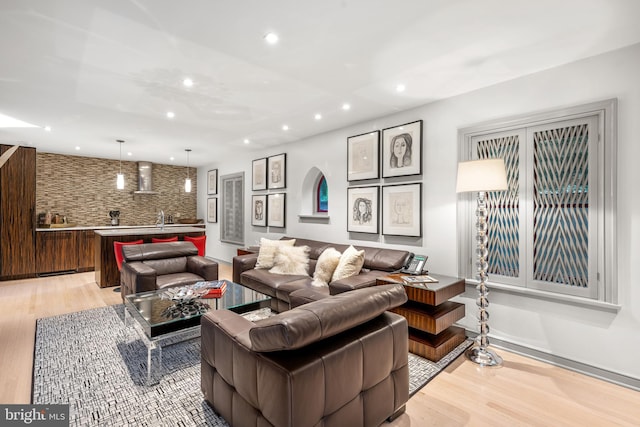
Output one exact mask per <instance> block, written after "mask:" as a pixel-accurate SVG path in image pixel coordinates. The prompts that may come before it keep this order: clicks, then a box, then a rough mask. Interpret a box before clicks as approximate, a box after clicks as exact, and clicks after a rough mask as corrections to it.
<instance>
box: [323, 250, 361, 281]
mask: <svg viewBox="0 0 640 427" xmlns="http://www.w3.org/2000/svg"><path fill="white" fill-rule="evenodd" d="M363 265H364V250H361V251H359V250H357V249H356V248H354V247H353V246H349V247H348V248H347V249H346V250H345V251H344V253H343V254H342V256H341V257H340V262H339V263H338V266H337V267H336V270H335V271H334V272H333V276H332V277H331V281H332V282H333V281H334V280H340V279H344V278H345V277H351V276H355V275H356V274H358V273H360V270H361V269H362V266H363Z"/></svg>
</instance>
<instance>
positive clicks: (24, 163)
mask: <svg viewBox="0 0 640 427" xmlns="http://www.w3.org/2000/svg"><path fill="white" fill-rule="evenodd" d="M9 148H11V146H8V145H2V146H0V152H2V153H4V152H5V151H7V150H8V149H9ZM35 197H36V150H35V148H28V147H20V148H19V149H18V151H16V152H15V153H14V154H13V155H12V156H11V157H10V158H9V160H8V161H7V163H5V164H4V166H2V169H0V277H2V278H21V277H29V276H33V273H34V266H35V228H34V224H35V213H34V209H35Z"/></svg>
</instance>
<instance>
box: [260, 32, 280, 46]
mask: <svg viewBox="0 0 640 427" xmlns="http://www.w3.org/2000/svg"><path fill="white" fill-rule="evenodd" d="M279 39H280V38H279V37H278V35H277V34H276V33H267V34H265V35H264V40H265V41H266V42H267V43H269V44H276V43H278V40H279Z"/></svg>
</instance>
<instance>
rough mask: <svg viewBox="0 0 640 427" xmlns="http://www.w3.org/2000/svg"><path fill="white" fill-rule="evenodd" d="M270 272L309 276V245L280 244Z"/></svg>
mask: <svg viewBox="0 0 640 427" xmlns="http://www.w3.org/2000/svg"><path fill="white" fill-rule="evenodd" d="M277 249H278V250H277V251H276V256H275V258H274V263H273V268H271V269H270V270H269V273H276V274H298V275H303V276H308V275H309V273H308V272H307V271H308V269H309V246H279V247H278V248H277Z"/></svg>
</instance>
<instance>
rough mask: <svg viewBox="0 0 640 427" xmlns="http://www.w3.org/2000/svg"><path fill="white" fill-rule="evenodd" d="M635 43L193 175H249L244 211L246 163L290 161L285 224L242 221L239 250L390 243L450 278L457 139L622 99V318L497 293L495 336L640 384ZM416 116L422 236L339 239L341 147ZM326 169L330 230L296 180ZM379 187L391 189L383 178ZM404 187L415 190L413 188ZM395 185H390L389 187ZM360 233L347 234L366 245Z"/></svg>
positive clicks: (210, 230)
mask: <svg viewBox="0 0 640 427" xmlns="http://www.w3.org/2000/svg"><path fill="white" fill-rule="evenodd" d="M638 76H640V45H635V46H632V47H629V48H626V49H622V50H618V51H615V52H612V53H608V54H605V55H600V56H596V57H593V58H589V59H586V60H583V61H579V62H576V63H572V64H568V65H565V66H562V67H558V68H554V69H551V70H547V71H543V72H539V73H536V74H533V75H530V76H526V77H522V78H519V79H516V80H512V81H509V82H506V83H502V84H498V85H495V86H492V87H489V88H485V89H481V90H477V91H474V92H471V93H468V94H464V95H460V96H457V97H454V98H450V99H447V100H444V101H439V102H435V103H432V104H428V105H425V106H423V107H420V108H417V109H413V110H410V111H405V112H402V113H398V114H395V115H393V116H387V117H383V118H380V119H378V120H375V121H370V122H366V123H361V124H358V125H354V126H351V127H349V128H346V129H341V130H337V131H334V132H329V133H326V134H322V135H318V136H315V137H312V138H308V139H305V140H303V141H300V142H297V143H293V144H288V145H283V146H280V147H277V148H274V149H270V150H265V151H253V152H252V151H247V153H246V154H242V153H241V154H240V155H238V156H234V158H231V159H225V160H224V161H219V162H215V163H212V164H211V165H210V167H203V168H200V169H199V171H198V174H199V176H198V181H199V182H206V171H207V170H208V169H212V168H218V169H219V173H220V175H224V174H227V173H234V172H238V171H244V172H245V182H246V185H245V187H246V193H245V201H246V206H250V200H251V194H252V192H251V161H252V160H253V159H257V158H260V157H264V156H269V155H274V154H278V153H281V152H286V153H287V173H288V176H287V189H286V192H287V227H286V229H285V230H279V229H278V230H269V231H270V232H267V230H266V229H265V228H259V227H252V226H251V225H250V219H249V215H248V213H246V214H245V217H246V219H245V221H246V236H245V243H246V245H252V244H254V243H256V242H257V241H258V240H259V238H260V237H263V236H264V237H272V238H279V237H280V236H282V235H289V236H304V237H307V238H311V239H318V240H324V241H329V242H337V243H347V242H352V243H357V244H363V245H370V246H376V245H385V246H389V247H394V248H404V249H409V250H411V251H413V252H417V253H425V254H428V255H429V261H428V268H429V270H430V271H432V272H438V273H442V274H449V275H456V274H457V259H456V253H457V247H456V245H457V244H456V194H455V175H456V165H457V158H458V156H457V131H458V129H459V128H462V127H466V126H469V125H471V124H474V123H479V122H484V121H487V120H493V119H499V118H505V117H510V116H515V115H520V114H526V113H531V112H536V111H541V110H549V109H557V108H560V107H565V106H573V105H579V104H583V103H588V102H593V101H599V100H604V99H608V98H614V97H615V98H618V102H619V103H618V176H617V180H618V187H617V191H618V215H617V226H618V234H617V249H618V282H619V304H620V305H621V306H622V308H621V310H620V311H619V312H617V313H610V312H604V311H599V310H596V309H589V308H582V307H576V306H567V305H564V304H559V303H555V302H551V301H546V300H543V299H537V298H531V297H524V296H518V295H514V294H508V293H502V292H499V291H492V293H491V295H490V300H491V307H490V309H489V311H490V313H491V320H490V325H491V335H492V336H495V337H496V338H499V339H503V340H505V341H509V342H513V343H516V344H520V345H523V346H526V347H530V348H533V349H536V350H540V351H543V352H548V353H551V354H553V355H555V356H560V357H564V358H568V359H570V360H574V361H578V362H581V363H585V364H588V365H591V366H594V367H597V368H601V369H605V370H610V371H613V372H616V373H618V374H622V375H627V376H630V377H633V378H636V379H640V364H638V363H637V357H638V356H637V355H638V352H639V351H640V321H639V319H640V283H638V282H637V281H636V279H635V277H634V275H633V273H632V271H631V267H632V266H633V265H634V264H635V265H637V264H638V263H640V243H639V240H640V239H639V237H640V197H638V194H639V193H638V189H637V186H638V184H640V168H638V167H637V166H636V163H637V162H638V160H639V159H640V144H639V143H638V138H639V137H640V79H639V78H638ZM418 119H422V120H423V121H424V124H423V126H424V129H423V131H424V143H423V156H424V158H423V175H422V180H421V182H422V183H423V237H422V238H421V239H409V238H404V239H403V238H385V236H375V239H374V240H373V241H370V240H364V241H363V240H351V239H350V236H349V233H347V231H346V220H347V207H346V189H347V186H348V183H347V181H346V139H347V137H348V136H352V135H357V134H361V133H363V132H366V131H369V130H372V129H382V128H385V127H389V126H395V125H398V124H402V123H406V122H410V121H415V120H418ZM314 166H315V167H317V168H318V169H320V170H322V171H323V172H324V174H325V176H326V178H327V182H328V185H329V211H330V216H331V220H330V222H329V223H328V224H309V223H301V222H300V221H299V220H298V218H297V214H298V213H300V211H301V206H300V200H301V196H300V192H301V187H302V181H303V180H304V178H305V176H306V174H307V171H308V170H309V169H310V168H312V167H314ZM380 181H381V183H385V182H386V181H384V180H380ZM407 181H413V180H412V179H408V180H407ZM394 182H395V181H394ZM204 187H205V186H199V189H198V191H199V194H198V200H199V203H198V213H199V215H198V216H199V217H206V212H205V209H206V203H205V201H206V198H207V196H206V194H205V192H206V189H205V188H204ZM207 236H208V239H207V240H208V243H207V254H208V255H209V256H212V257H215V258H219V259H222V260H226V261H230V260H231V258H232V257H233V256H234V255H235V251H236V249H237V246H233V245H227V244H221V243H220V242H219V224H208V225H207ZM362 236H366V235H358V236H352V237H353V238H359V239H362V238H363V237H362ZM458 300H459V301H462V302H464V303H465V304H466V305H467V316H466V317H465V319H464V320H463V321H462V322H461V323H462V324H463V325H464V326H465V327H467V328H468V329H470V330H475V329H476V319H475V313H476V307H475V298H474V295H473V293H471V294H469V295H468V296H467V294H465V296H462V297H459V299H458Z"/></svg>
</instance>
